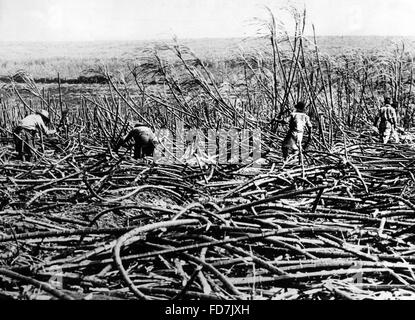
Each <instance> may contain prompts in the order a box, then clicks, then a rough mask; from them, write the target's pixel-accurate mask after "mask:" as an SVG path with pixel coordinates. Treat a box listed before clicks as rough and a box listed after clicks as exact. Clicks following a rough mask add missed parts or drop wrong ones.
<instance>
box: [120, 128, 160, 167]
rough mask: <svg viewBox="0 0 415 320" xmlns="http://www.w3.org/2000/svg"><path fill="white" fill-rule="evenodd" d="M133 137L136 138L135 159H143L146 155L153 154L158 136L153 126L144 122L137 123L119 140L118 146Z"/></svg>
mask: <svg viewBox="0 0 415 320" xmlns="http://www.w3.org/2000/svg"><path fill="white" fill-rule="evenodd" d="M131 139H133V140H134V159H143V158H144V157H145V156H153V154H154V149H155V147H156V137H155V135H154V133H153V130H151V128H150V127H149V126H147V125H145V124H143V123H136V124H134V126H133V129H131V130H130V131H129V132H128V133H127V134H126V135H125V136H124V137H123V138H122V139H121V141H120V142H119V144H118V147H120V146H122V145H124V144H125V143H127V142H128V141H130V140H131Z"/></svg>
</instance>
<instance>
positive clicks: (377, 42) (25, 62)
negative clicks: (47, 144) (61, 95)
mask: <svg viewBox="0 0 415 320" xmlns="http://www.w3.org/2000/svg"><path fill="white" fill-rule="evenodd" d="M309 38H310V40H311V39H312V37H309ZM268 41H269V40H268V39H263V38H256V39H252V38H250V39H242V38H232V39H197V40H195V39H192V40H185V39H184V40H180V43H181V44H183V45H186V46H188V47H190V48H191V49H192V50H193V51H194V52H195V53H196V55H197V56H199V57H200V58H201V59H203V60H205V61H208V62H217V61H224V62H225V63H226V62H227V63H232V60H233V59H234V57H235V56H238V54H239V52H240V51H241V50H243V51H244V52H247V53H253V52H255V51H256V50H258V49H259V48H261V49H263V48H265V47H268V46H269V43H268ZM165 42H167V43H169V42H170V43H171V41H129V42H122V41H120V42H45V43H40V42H25V43H19V42H0V76H7V75H12V74H14V73H15V72H16V71H17V70H20V69H23V70H25V71H27V72H29V73H30V74H32V75H33V76H34V78H36V79H42V78H46V79H55V78H56V76H57V73H58V72H59V73H60V76H61V78H62V79H77V78H78V77H79V75H80V74H81V72H82V71H84V70H86V69H90V68H94V67H96V66H97V65H99V64H104V65H107V66H109V68H110V69H112V70H121V71H123V72H124V71H125V70H126V66H127V65H128V64H131V63H134V61H136V60H137V59H140V58H141V57H142V56H143V49H146V48H149V47H151V46H154V45H155V44H162V43H165ZM402 42H404V43H405V46H406V50H407V51H409V52H415V38H413V37H378V36H376V37H367V36H366V37H353V36H347V37H338V36H326V37H317V44H318V45H319V47H320V51H321V52H322V53H323V54H324V53H327V54H331V55H338V54H343V53H347V52H350V51H353V50H358V51H364V52H379V51H382V50H385V49H386V50H388V49H391V48H393V47H395V46H396V44H398V45H402Z"/></svg>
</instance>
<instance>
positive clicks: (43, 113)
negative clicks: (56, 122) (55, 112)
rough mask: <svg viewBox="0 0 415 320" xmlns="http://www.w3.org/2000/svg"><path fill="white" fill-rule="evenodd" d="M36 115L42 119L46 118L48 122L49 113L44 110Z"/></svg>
mask: <svg viewBox="0 0 415 320" xmlns="http://www.w3.org/2000/svg"><path fill="white" fill-rule="evenodd" d="M38 113H39V114H40V115H41V116H42V117H44V118H46V119H47V120H50V117H49V112H47V111H46V110H40V111H39V112H38Z"/></svg>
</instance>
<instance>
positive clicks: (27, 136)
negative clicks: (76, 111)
mask: <svg viewBox="0 0 415 320" xmlns="http://www.w3.org/2000/svg"><path fill="white" fill-rule="evenodd" d="M49 124H50V118H49V112H47V111H46V110H41V111H39V112H36V113H34V114H31V115H28V116H27V117H26V118H24V119H22V120H20V121H19V122H18V124H17V126H16V128H15V129H14V130H13V134H14V142H15V145H16V151H17V158H18V160H22V161H25V160H26V161H31V159H32V156H33V151H36V145H35V138H36V136H37V134H39V135H40V137H41V138H42V137H43V134H46V135H52V134H55V133H56V130H49V129H48V127H47V126H46V125H49Z"/></svg>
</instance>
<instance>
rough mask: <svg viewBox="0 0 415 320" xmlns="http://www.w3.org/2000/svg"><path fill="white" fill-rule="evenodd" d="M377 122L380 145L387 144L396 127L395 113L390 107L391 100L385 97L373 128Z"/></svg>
mask: <svg viewBox="0 0 415 320" xmlns="http://www.w3.org/2000/svg"><path fill="white" fill-rule="evenodd" d="M379 120H380V123H379V137H380V140H381V142H382V143H388V142H389V139H390V138H391V137H392V135H393V134H394V132H395V131H396V129H397V125H398V121H397V117H396V111H395V109H394V108H393V107H392V106H391V99H390V98H389V97H385V104H384V106H383V107H382V108H380V110H379V114H378V115H377V116H376V118H375V122H374V126H375V127H377V125H378V122H379Z"/></svg>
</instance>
